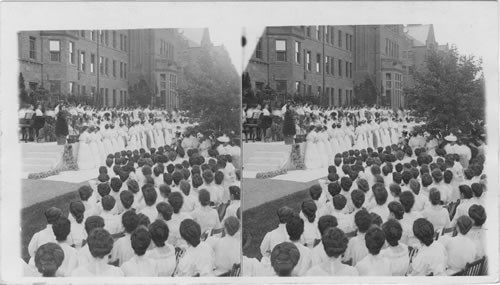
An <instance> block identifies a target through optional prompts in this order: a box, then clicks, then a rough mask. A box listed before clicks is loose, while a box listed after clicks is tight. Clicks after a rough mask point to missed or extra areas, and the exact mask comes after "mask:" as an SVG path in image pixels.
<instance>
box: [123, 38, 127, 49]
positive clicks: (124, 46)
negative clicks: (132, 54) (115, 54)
mask: <svg viewBox="0 0 500 285" xmlns="http://www.w3.org/2000/svg"><path fill="white" fill-rule="evenodd" d="M123 51H127V36H123Z"/></svg>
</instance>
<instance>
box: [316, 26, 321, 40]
mask: <svg viewBox="0 0 500 285" xmlns="http://www.w3.org/2000/svg"><path fill="white" fill-rule="evenodd" d="M316 39H317V40H318V41H321V27H320V26H316Z"/></svg>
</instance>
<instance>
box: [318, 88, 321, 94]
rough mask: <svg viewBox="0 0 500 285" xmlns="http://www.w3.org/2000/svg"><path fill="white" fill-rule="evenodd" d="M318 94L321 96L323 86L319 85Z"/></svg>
mask: <svg viewBox="0 0 500 285" xmlns="http://www.w3.org/2000/svg"><path fill="white" fill-rule="evenodd" d="M318 96H321V86H318Z"/></svg>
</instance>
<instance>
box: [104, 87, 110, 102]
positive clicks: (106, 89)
mask: <svg viewBox="0 0 500 285" xmlns="http://www.w3.org/2000/svg"><path fill="white" fill-rule="evenodd" d="M108 95H109V94H108V88H104V96H105V100H106V104H105V105H106V106H108V103H109V96H108Z"/></svg>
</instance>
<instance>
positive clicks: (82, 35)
mask: <svg viewBox="0 0 500 285" xmlns="http://www.w3.org/2000/svg"><path fill="white" fill-rule="evenodd" d="M80 37H82V38H85V30H81V31H80Z"/></svg>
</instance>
